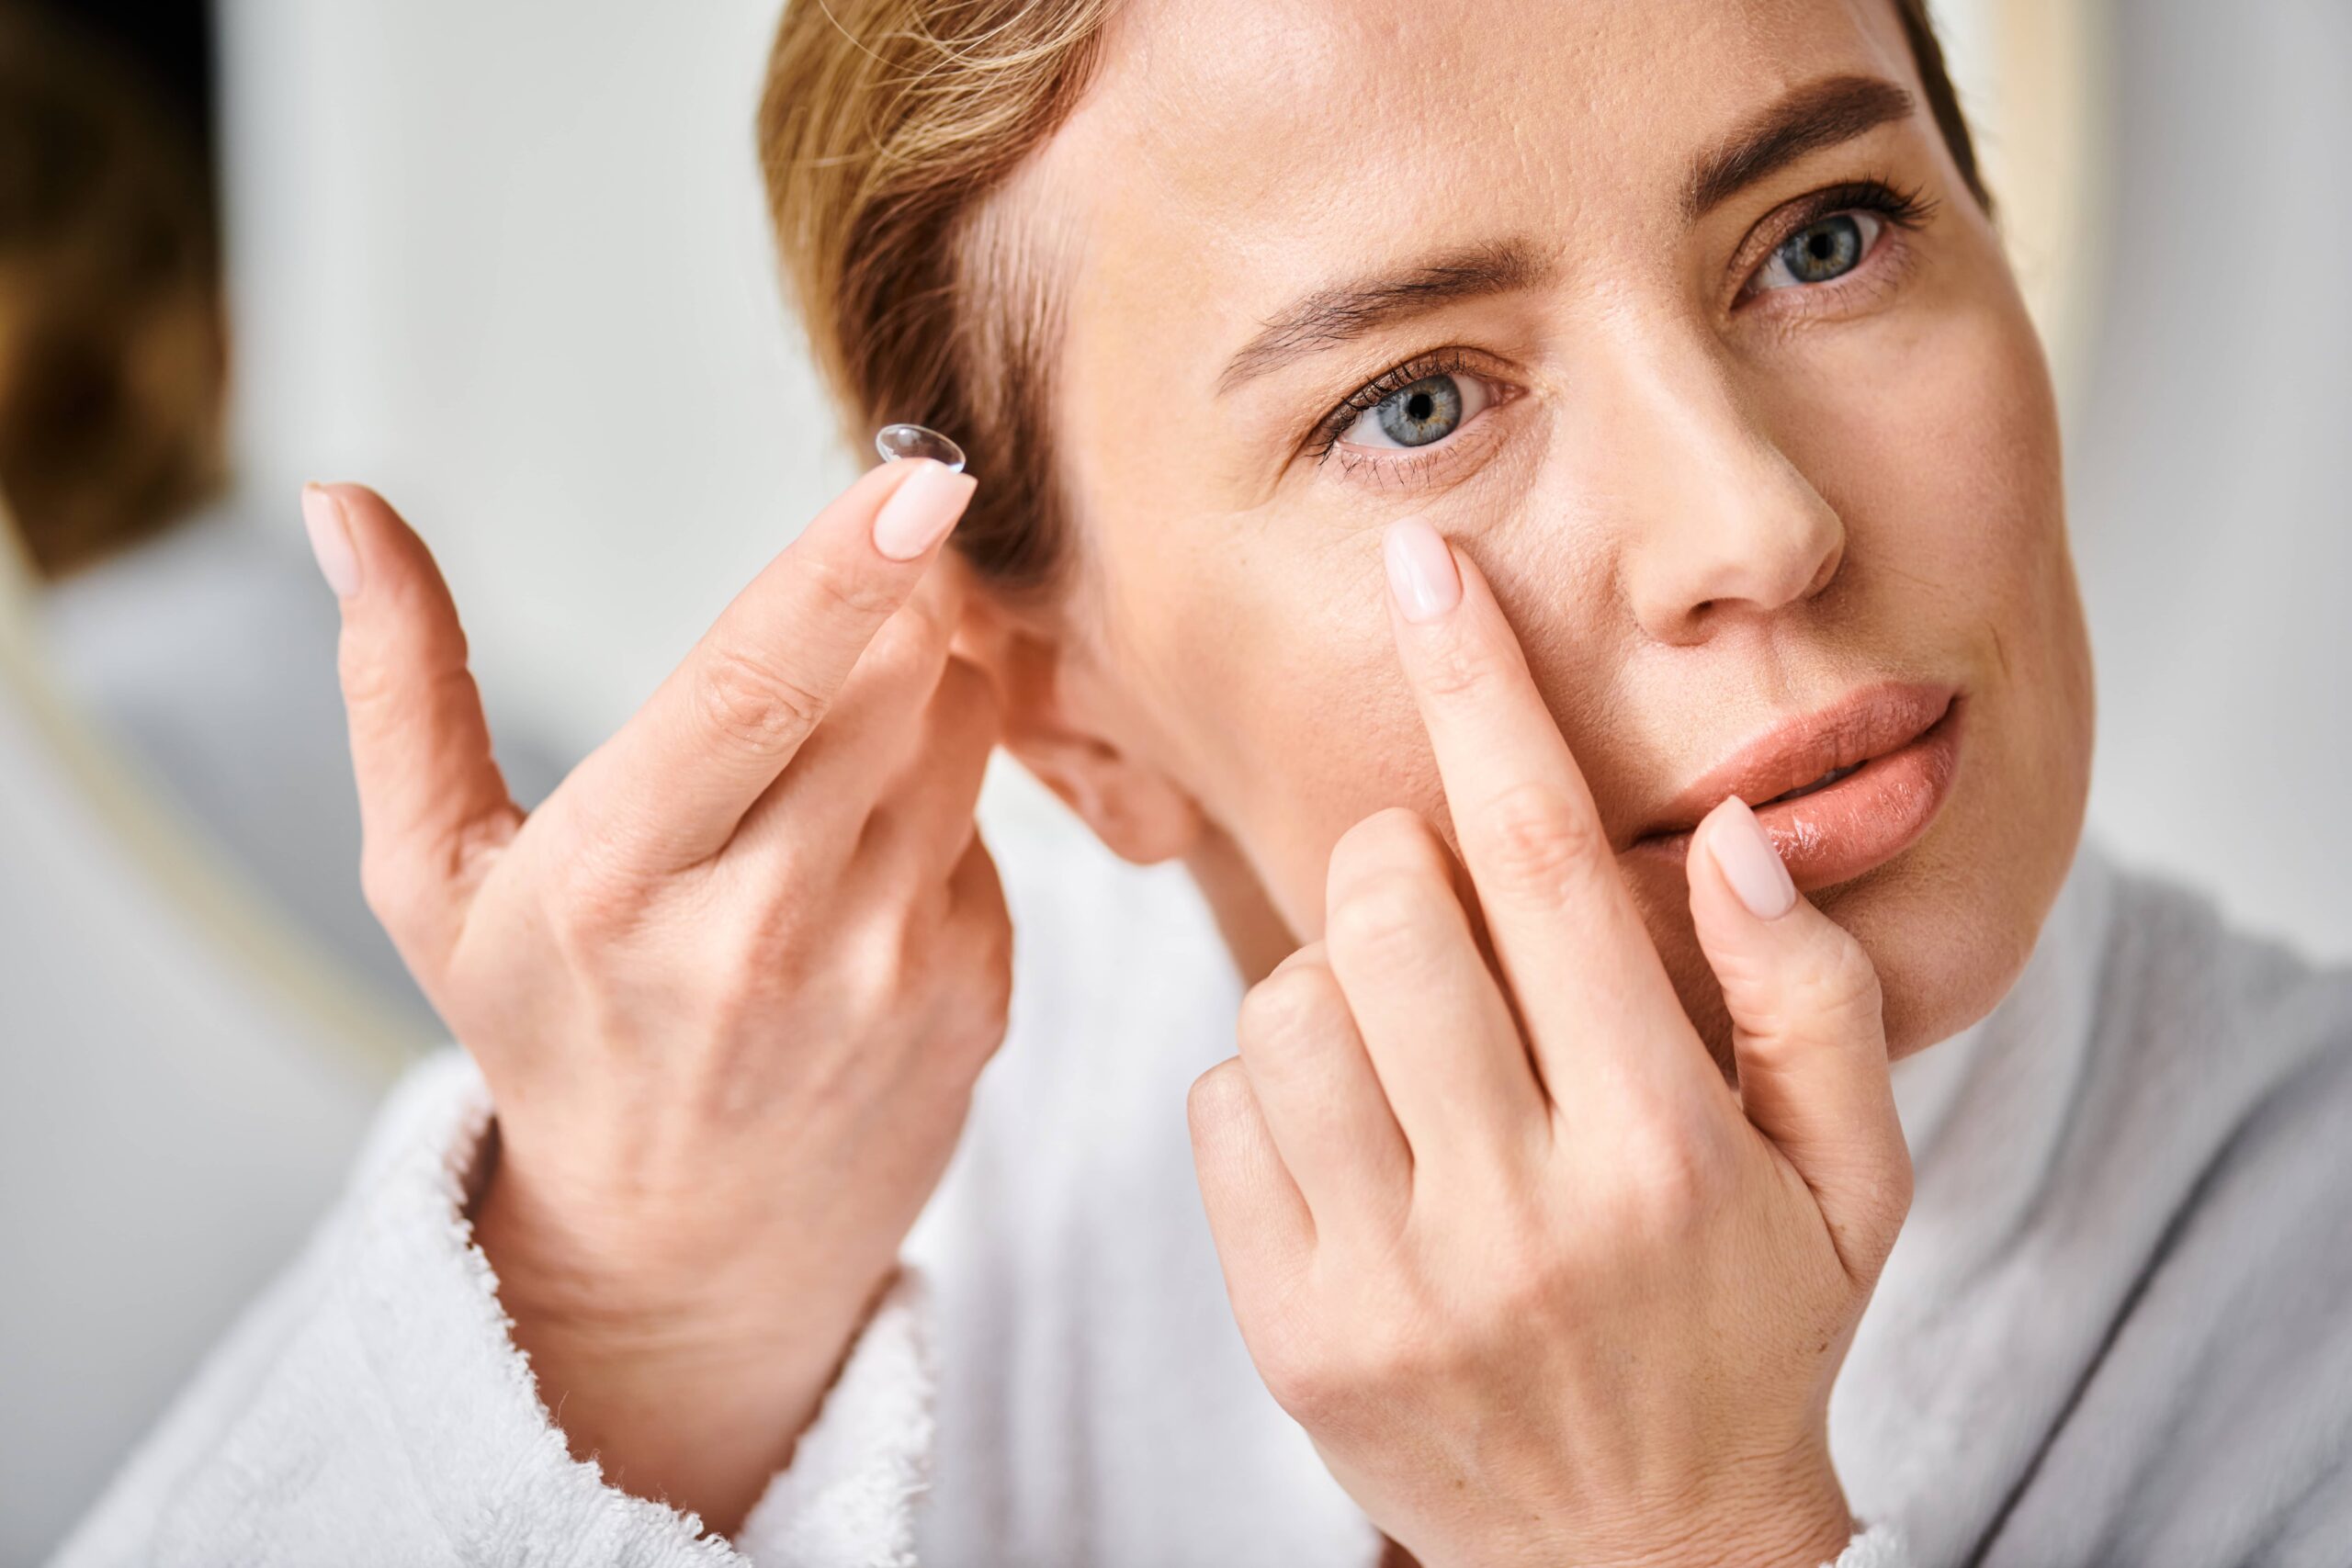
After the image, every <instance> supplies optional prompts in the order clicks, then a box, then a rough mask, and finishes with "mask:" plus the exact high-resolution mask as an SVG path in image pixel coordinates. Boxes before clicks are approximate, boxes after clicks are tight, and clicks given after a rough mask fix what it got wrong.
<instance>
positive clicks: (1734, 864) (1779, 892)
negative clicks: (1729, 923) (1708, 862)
mask: <svg viewBox="0 0 2352 1568" xmlns="http://www.w3.org/2000/svg"><path fill="white" fill-rule="evenodd" d="M1716 815H1717V816H1719V817H1720V818H1723V820H1721V821H1720V822H1717V823H1716V824H1715V825H1714V827H1713V830H1712V831H1710V832H1709V833H1708V835H1707V849H1708V852H1710V853H1712V854H1713V856H1714V857H1715V864H1717V865H1718V866H1721V867H1722V868H1723V874H1724V881H1725V882H1728V883H1730V884H1731V890H1732V891H1733V892H1734V893H1736V894H1737V895H1739V901H1740V902H1741V903H1743V904H1745V905H1747V912H1748V913H1749V914H1751V915H1754V916H1755V917H1756V918H1757V919H1759V920H1777V919H1780V918H1781V916H1782V915H1785V914H1787V913H1788V912H1789V911H1790V910H1791V909H1792V908H1796V902H1797V885H1796V884H1795V883H1794V882H1792V881H1791V880H1790V879H1789V868H1788V867H1787V866H1786V865H1785V864H1783V863H1781V855H1780V852H1779V851H1777V850H1775V849H1774V848H1773V847H1772V840H1770V838H1769V837H1768V836H1766V834H1765V832H1764V824H1762V823H1761V822H1758V820H1756V813H1755V812H1754V811H1752V810H1750V809H1749V808H1748V805H1747V802H1746V801H1744V800H1742V799H1740V798H1739V797H1738V796H1737V795H1734V796H1732V797H1731V799H1730V800H1729V801H1727V802H1725V803H1724V805H1723V806H1721V807H1717V808H1716Z"/></svg>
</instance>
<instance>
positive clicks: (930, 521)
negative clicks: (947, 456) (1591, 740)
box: [874, 457, 978, 560]
mask: <svg viewBox="0 0 2352 1568" xmlns="http://www.w3.org/2000/svg"><path fill="white" fill-rule="evenodd" d="M902 460H903V461H908V462H911V463H912V464H913V465H914V470H915V471H914V472H913V473H912V474H911V475H910V476H909V477H908V478H907V480H906V482H905V483H903V484H901V485H899V488H898V489H897V490H894V491H891V492H890V499H889V500H888V501H886V502H883V503H882V510H881V511H880V512H878V513H876V514H875V517H874V547H875V548H876V549H877V550H880V551H881V552H882V553H883V554H884V555H886V556H888V557H889V558H891V559H892V560H912V559H914V558H915V557H917V556H919V555H921V554H922V553H923V551H925V550H927V549H929V548H931V547H932V546H933V545H935V544H937V543H939V541H940V540H941V539H942V538H944V537H945V536H946V534H947V531H948V530H949V529H950V528H953V527H954V526H956V518H957V517H958V516H960V515H961V514H962V513H963V511H964V501H965V498H966V497H967V496H969V495H970V494H971V493H972V491H973V488H974V486H975V485H976V484H977V483H978V480H976V479H973V478H972V476H971V475H969V474H959V473H957V472H956V470H955V469H953V468H949V467H948V466H947V465H946V464H944V463H941V462H937V461H935V460H933V459H932V458H929V457H915V458H908V459H902Z"/></svg>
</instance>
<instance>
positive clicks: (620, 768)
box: [587, 458, 974, 869]
mask: <svg viewBox="0 0 2352 1568" xmlns="http://www.w3.org/2000/svg"><path fill="white" fill-rule="evenodd" d="M973 488H974V481H973V479H971V477H970V476H969V475H967V474H961V473H957V472H956V471H955V470H953V469H951V468H947V467H946V466H945V465H944V464H943V463H939V462H935V461H933V460H932V459H930V458H911V459H907V460H904V461H900V462H896V463H885V464H881V465H879V466H877V467H876V468H869V469H867V470H866V471H865V473H864V474H863V475H861V476H859V478H858V479H857V480H856V482H855V483H854V484H852V485H851V486H850V487H849V488H848V489H847V490H845V491H842V493H841V495H839V496H838V497H836V498H835V499H834V500H833V501H832V502H831V504H829V505H828V506H826V508H825V509H824V510H823V511H822V512H820V513H818V514H817V516H816V519H815V520H814V521H813V522H811V523H810V524H809V526H808V527H807V528H805V529H803V530H802V531H801V534H800V536H799V537H797V538H796V539H794V540H793V541H792V543H791V544H790V545H788V546H786V547H785V549H784V550H783V551H782V552H781V553H779V554H778V555H777V556H776V557H775V559H774V560H771V561H770V562H769V563H768V564H767V566H766V567H764V568H763V569H762V570H761V572H760V574H759V575H758V576H757V577H755V578H753V579H752V581H751V583H750V585H749V586H747V587H746V588H745V589H744V590H743V591H742V592H741V593H739V594H737V595H736V596H735V598H734V600H733V602H732V603H730V604H729V605H728V606H727V608H726V609H725V610H724V611H722V612H721V613H720V615H719V616H718V620H717V621H715V622H714V623H712V625H711V627H710V629H709V631H707V632H706V633H705V634H704V635H703V637H702V640H701V641H700V642H698V643H696V644H695V648H694V650H693V651H692V652H690V653H689V654H688V655H687V656H686V658H685V659H684V661H682V662H681V663H680V664H679V665H678V667H677V668H676V669H675V670H673V671H671V672H670V674H669V675H668V677H666V678H665V679H664V680H663V681H662V684H661V685H660V686H659V687H658V688H656V690H655V691H654V693H653V694H652V696H650V698H648V699H647V700H646V703H645V705H644V706H643V707H641V708H640V709H639V710H638V712H637V714H636V716H633V717H632V718H631V719H630V720H629V721H628V724H626V725H625V726H623V727H622V728H621V729H620V731H619V733H617V734H616V735H615V736H614V737H613V738H612V739H610V740H608V741H607V742H605V746H604V747H603V748H601V749H600V754H599V756H598V757H597V758H596V759H594V767H595V769H596V772H597V773H598V775H599V783H600V784H602V785H603V786H604V787H603V789H602V791H601V792H600V793H599V795H597V796H596V797H595V804H594V805H592V806H590V807H587V809H588V810H590V811H591V812H592V813H594V814H595V815H596V816H598V817H599V818H600V820H599V822H598V824H597V826H598V829H599V830H601V831H603V832H606V833H616V834H617V836H619V837H621V838H622V839H623V840H626V847H627V849H628V851H630V852H633V853H634V854H635V855H636V856H638V857H639V858H640V859H641V860H642V861H644V862H648V863H651V864H652V866H653V867H654V868H655V869H674V868H676V867H681V866H685V865H691V864H693V863H695V862H697V861H700V860H703V859H707V857H709V856H710V855H713V854H715V853H717V852H718V851H719V850H720V849H721V848H722V847H724V846H725V844H726V843H727V841H728V840H729V838H731V837H733V835H734V832H735V829H736V826H737V825H738V824H739V823H740V822H741V820H742V818H743V815H744V813H745V812H746V811H748V810H750V808H751V807H752V802H754V801H756V800H757V799H759V797H760V795H762V794H763V792H764V791H765V790H766V789H767V787H768V785H770V784H773V783H775V779H776V777H777V775H779V774H780V773H783V772H784V770H785V768H786V765H788V764H789V763H790V762H791V761H792V758H793V755H794V754H795V753H796V752H797V751H798V750H800V747H801V744H802V743H803V742H804V741H806V740H807V739H809V733H810V732H811V731H812V730H814V729H815V728H817V725H818V723H819V721H820V720H821V719H822V718H823V717H824V716H825V713H826V710H827V709H828V708H829V707H830V706H831V704H832V701H833V698H834V697H835V696H836V695H837V694H839V693H840V691H841V688H842V682H844V681H846V680H847V679H848V678H849V672H850V671H851V669H852V668H853V667H854V666H855V664H856V663H857V660H858V656H859V655H860V654H861V653H863V652H864V651H865V647H866V645H867V644H868V643H870V642H871V641H873V639H874V635H875V633H876V631H878V630H880V629H881V626H882V624H883V623H884V622H885V621H887V620H888V619H889V618H890V616H891V615H894V614H896V613H897V611H898V610H899V606H901V605H902V604H905V603H906V601H907V599H908V597H909V595H910V594H911V593H912V592H914V588H915V585H916V583H917V582H918V581H921V579H922V575H923V572H924V570H925V569H926V568H928V567H929V565H930V564H931V561H932V558H933V556H934V555H935V554H936V553H937V547H938V545H939V542H940V540H942V539H944V538H945V537H946V536H947V534H948V531H949V530H950V529H951V528H953V527H954V526H955V523H956V518H957V517H958V516H960V515H961V514H962V513H963V510H964V506H965V503H966V502H967V501H969V500H970V499H971V495H972V491H973Z"/></svg>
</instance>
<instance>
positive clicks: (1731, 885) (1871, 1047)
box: [1686, 795, 1911, 1281]
mask: <svg viewBox="0 0 2352 1568" xmlns="http://www.w3.org/2000/svg"><path fill="white" fill-rule="evenodd" d="M1686 874H1687V875H1688V877H1689V879H1690V883H1691V921H1692V923H1693V925H1694V926H1695V927H1696V929H1697V931H1698V935H1699V945H1700V946H1701V948H1702V949H1703V950H1704V951H1705V953H1706V955H1707V962H1708V963H1709V964H1711V965H1712V966H1713V969H1714V972H1715V979H1716V981H1717V983H1718V984H1720V985H1721V986H1722V987H1723V993H1724V1009H1725V1010H1726V1011H1727V1012H1728V1013H1729V1014H1730V1016H1731V1022H1732V1050H1733V1054H1734V1056H1735V1059H1736V1064H1737V1066H1738V1070H1739V1099H1740V1104H1741V1106H1742V1108H1743V1109H1744V1110H1745V1111H1747V1119H1748V1120H1749V1121H1750V1122H1753V1123H1754V1124H1755V1125H1756V1127H1757V1129H1758V1131H1759V1132H1761V1133H1762V1134H1764V1135H1765V1136H1766V1137H1768V1138H1770V1140H1771V1141H1772V1142H1773V1144H1774V1145H1777V1146H1778V1147H1779V1148H1780V1150H1781V1153H1782V1154H1783V1155H1784V1156H1787V1157H1788V1160H1789V1163H1790V1164H1791V1165H1792V1166H1793V1167H1795V1168H1796V1171H1797V1174H1798V1175H1800V1176H1802V1177H1803V1178H1804V1181H1805V1185H1806V1186H1808V1187H1810V1188H1811V1189H1812V1190H1813V1193H1814V1196H1815V1200H1816V1201H1818V1202H1819V1203H1820V1205H1821V1213H1822V1218H1823V1219H1824V1220H1825V1221H1826V1223H1827V1224H1828V1226H1829V1231H1830V1235H1831V1237H1832V1238H1833V1239H1834V1241H1835V1242H1836V1244H1837V1247H1838V1256H1839V1258H1841V1259H1843V1261H1844V1262H1845V1265H1846V1269H1847V1272H1848V1274H1849V1275H1850V1276H1851V1277H1852V1278H1854V1279H1856V1280H1864V1281H1867V1280H1875V1279H1876V1278H1877V1275H1878V1269H1879V1267H1880V1265H1881V1264H1883V1262H1884V1261H1885V1260H1886V1254H1887V1252H1888V1251H1889V1250H1890V1249H1891V1248H1892V1247H1894V1237H1895V1233H1896V1231H1897V1230H1899V1229H1900V1228H1901V1226H1902V1224H1903V1217H1904V1215H1905V1213H1908V1212H1909V1209H1910V1206H1911V1153H1910V1149H1909V1148H1908V1146H1907V1145H1905V1143H1904V1140H1903V1124H1902V1122H1901V1121H1900V1120H1899V1119H1898V1118H1897V1117H1896V1115H1895V1110H1894V1089H1893V1088H1892V1086H1891V1084H1890V1082H1889V1079H1888V1075H1887V1059H1886V1032H1885V1028H1884V1026H1883V1023H1882V1021H1881V1019H1880V1015H1879V983H1878V970H1877V968H1876V967H1875V966H1874V965H1873V964H1871V958H1870V954H1869V953H1865V952H1864V951H1862V946H1861V944H1860V942H1856V941H1855V940H1854V938H1853V936H1852V934H1851V933H1849V931H1847V930H1846V929H1845V928H1844V927H1842V926H1840V925H1838V923H1837V922H1836V921H1835V920H1832V919H1830V918H1829V917H1828V916H1826V915H1825V914H1823V913H1822V912H1821V911H1820V910H1819V909H1817V908H1815V907H1814V906H1813V905H1812V904H1811V903H1810V902H1808V901H1807V900H1806V899H1805V898H1804V897H1803V896H1801V895H1800V894H1799V893H1798V892H1797V890H1796V885H1795V884H1794V883H1793V882H1792V881H1791V880H1790V878H1789V873H1788V868H1787V867H1786V866H1784V865H1782V864H1781V857H1780V854H1779V852H1777V851H1776V850H1774V848H1773V847H1772V840H1770V838H1769V837H1768V836H1767V835H1766V834H1765V831H1764V829H1763V827H1762V825H1761V824H1760V823H1758V821H1757V819H1756V813H1755V812H1753V811H1752V810H1750V809H1749V808H1748V806H1747V802H1746V801H1744V800H1741V799H1740V798H1739V797H1738V796H1737V795H1733V796H1731V797H1730V798H1728V799H1726V800H1725V801H1724V803H1723V804H1722V805H1720V806H1718V807H1715V809H1714V810H1713V811H1711V812H1709V813H1708V814H1707V816H1706V818H1705V819H1704V820H1703V821H1702V822H1701V823H1700V824H1699V826H1698V827H1697V829H1694V830H1693V831H1692V833H1691V852H1690V858H1689V861H1688V863H1687V866H1686Z"/></svg>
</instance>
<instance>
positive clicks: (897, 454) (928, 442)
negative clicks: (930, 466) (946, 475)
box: [874, 424, 964, 474]
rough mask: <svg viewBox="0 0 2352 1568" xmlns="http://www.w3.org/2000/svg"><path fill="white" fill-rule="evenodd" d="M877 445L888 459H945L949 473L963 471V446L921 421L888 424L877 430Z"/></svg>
mask: <svg viewBox="0 0 2352 1568" xmlns="http://www.w3.org/2000/svg"><path fill="white" fill-rule="evenodd" d="M874 449H875V450H876V452H879V453H881V454H882V460H883V461H884V462H886V463H895V462H897V461H898V460H899V458H901V457H929V458H930V459H931V460H932V461H933V462H935V463H944V464H946V465H947V470H948V472H950V473H956V474H960V473H962V472H963V471H964V449H963V448H962V447H961V446H956V443H954V442H953V441H950V440H948V439H947V437H945V436H944V435H942V434H939V432H937V431H935V430H932V429H928V428H926V427H924V426H922V425H920V424H886V425H884V426H883V427H882V428H881V429H879V430H877V431H876V432H875V433H874Z"/></svg>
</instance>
